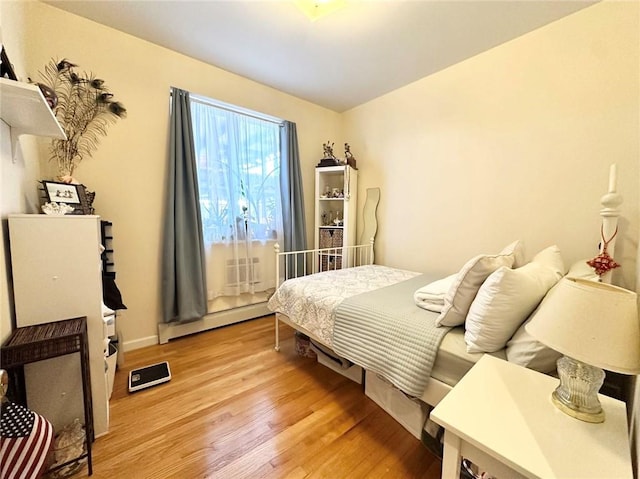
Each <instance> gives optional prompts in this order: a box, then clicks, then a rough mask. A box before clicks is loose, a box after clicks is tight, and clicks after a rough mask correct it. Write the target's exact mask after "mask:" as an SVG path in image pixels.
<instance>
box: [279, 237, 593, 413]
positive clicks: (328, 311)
mask: <svg viewBox="0 0 640 479" xmlns="http://www.w3.org/2000/svg"><path fill="white" fill-rule="evenodd" d="M372 248H373V245H372V244H368V245H359V246H354V247H348V248H344V249H343V250H344V253H343V254H344V255H345V256H347V257H349V258H350V259H349V261H346V262H345V265H346V266H347V267H346V268H343V269H334V270H327V271H320V270H319V268H320V267H321V265H322V264H327V263H326V262H324V263H323V262H322V261H321V260H320V259H319V258H320V257H321V256H322V255H323V254H335V250H332V251H329V250H328V249H323V250H306V251H302V252H292V253H280V252H277V258H278V259H277V267H276V270H277V274H278V288H277V289H276V291H275V293H274V294H273V296H272V297H271V298H270V300H269V309H271V310H272V311H274V312H275V317H276V319H275V322H276V324H275V336H276V338H275V341H276V346H275V347H276V350H278V349H279V334H278V331H279V328H278V324H279V323H280V322H283V323H285V324H288V325H289V326H291V327H293V328H294V329H296V330H297V331H300V332H302V333H303V334H305V335H306V336H308V337H309V338H311V340H312V341H313V342H315V343H316V344H319V345H320V346H322V347H323V348H326V349H328V350H330V351H332V352H334V353H335V355H336V356H337V357H338V358H342V359H344V360H346V365H347V366H349V365H350V364H352V363H353V364H356V365H357V366H360V367H362V368H363V369H364V370H365V371H366V372H367V373H371V374H375V375H376V376H378V377H379V378H382V379H384V380H385V381H388V382H389V383H391V384H392V385H393V386H394V387H396V388H397V389H399V390H400V391H402V392H403V393H405V394H406V395H407V396H410V397H413V398H419V399H420V400H421V401H423V402H424V403H426V404H428V405H430V406H435V405H436V404H437V403H438V402H439V401H440V400H441V399H442V398H443V397H444V396H445V395H446V393H447V392H448V391H449V390H450V389H451V388H452V387H453V386H454V385H455V384H456V382H457V381H458V380H459V379H460V378H461V377H462V376H463V375H464V374H465V373H466V372H467V371H468V370H469V369H470V368H471V367H472V366H473V365H474V364H475V363H476V362H477V361H478V360H479V359H480V357H482V355H483V354H491V355H493V356H496V357H499V358H502V359H505V360H511V361H513V362H516V363H518V364H521V365H524V366H527V367H532V368H533V369H537V370H539V371H542V372H546V373H548V372H552V371H553V370H554V368H555V361H556V359H557V358H558V357H559V355H558V353H556V352H555V351H552V350H549V349H548V348H546V347H545V346H544V345H542V344H540V343H538V342H537V341H535V340H534V339H533V338H531V337H530V336H528V334H527V333H526V331H525V330H524V324H525V323H526V320H527V319H528V318H529V317H530V316H531V315H532V314H533V313H534V312H535V309H536V306H537V305H538V304H539V303H540V302H541V300H542V299H543V298H544V296H545V295H546V293H547V292H548V291H549V290H551V288H552V287H553V286H554V285H555V284H556V283H557V281H558V280H559V279H560V278H561V277H562V276H563V275H565V273H566V270H565V266H564V262H563V260H562V255H561V253H560V251H559V249H558V247H557V246H555V245H552V246H549V247H547V248H545V249H543V250H542V251H540V252H539V253H538V254H536V255H535V256H534V257H533V259H532V260H531V261H527V262H525V261H523V259H522V243H521V242H519V241H515V242H513V243H511V244H510V245H508V246H506V247H505V248H503V249H502V250H501V251H499V252H498V253H495V254H481V255H477V256H475V257H474V258H471V259H470V260H469V261H467V262H466V263H465V265H463V267H462V268H461V269H460V270H459V271H458V272H457V273H456V274H454V275H451V276H449V277H447V278H438V277H436V276H434V275H430V274H428V273H426V274H425V273H420V272H416V271H407V270H403V269H398V268H391V267H388V266H383V265H375V264H372V262H371V260H370V258H371V257H372V255H371V254H370V252H371V249H372ZM569 274H571V275H572V276H579V277H590V278H591V279H597V276H596V275H595V274H594V273H593V270H592V269H591V268H589V267H588V266H586V264H585V262H584V261H580V262H577V263H576V264H575V265H574V266H573V267H572V268H571V271H570V272H569ZM430 286H433V287H435V288H436V289H435V290H434V289H432V290H431V292H432V293H433V296H435V297H438V298H440V301H434V302H436V303H438V304H436V305H435V307H434V308H431V309H433V310H429V309H426V308H425V307H418V306H417V303H418V300H417V299H416V298H417V292H418V291H419V290H423V291H424V290H425V288H426V290H427V291H429V287H430ZM454 290H455V291H454ZM452 291H454V292H453V293H452ZM445 298H447V300H446V301H445ZM445 303H446V304H447V307H445ZM443 309H447V311H446V312H447V313H449V314H444V313H443V311H442V310H443ZM464 324H466V326H465V325H464ZM505 324H506V326H505ZM496 325H499V328H497V329H498V330H496Z"/></svg>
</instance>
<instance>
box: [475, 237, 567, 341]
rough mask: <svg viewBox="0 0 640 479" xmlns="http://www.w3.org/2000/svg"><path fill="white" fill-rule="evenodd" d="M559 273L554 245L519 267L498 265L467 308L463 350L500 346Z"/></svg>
mask: <svg viewBox="0 0 640 479" xmlns="http://www.w3.org/2000/svg"><path fill="white" fill-rule="evenodd" d="M563 273H564V262H563V261H562V257H561V255H560V250H559V249H558V247H557V246H551V247H549V248H546V249H544V250H543V251H541V252H540V253H538V254H537V255H536V256H535V257H534V258H533V260H532V261H531V262H530V263H528V264H526V265H524V266H522V267H521V268H517V269H510V268H507V267H501V268H499V269H498V270H496V271H495V272H494V273H492V274H491V275H490V276H489V277H488V278H487V280H486V281H485V282H484V284H483V285H482V286H481V287H480V289H479V291H478V295H477V296H476V298H475V299H474V301H473V303H472V304H471V307H470V308H469V314H468V315H467V318H466V323H465V335H464V338H465V342H466V343H467V351H468V352H470V353H480V352H494V351H498V350H500V349H502V348H504V347H505V346H506V344H507V341H509V338H511V336H513V334H514V333H515V332H516V330H517V329H518V327H519V326H520V325H521V324H522V323H523V322H524V321H525V319H526V318H527V317H528V316H529V315H530V314H531V312H532V311H533V310H534V309H535V308H536V306H537V305H538V304H539V303H540V301H541V300H542V298H544V296H545V294H547V291H549V289H551V287H553V286H554V285H555V284H556V283H557V282H558V280H559V279H560V278H561V277H562V275H563Z"/></svg>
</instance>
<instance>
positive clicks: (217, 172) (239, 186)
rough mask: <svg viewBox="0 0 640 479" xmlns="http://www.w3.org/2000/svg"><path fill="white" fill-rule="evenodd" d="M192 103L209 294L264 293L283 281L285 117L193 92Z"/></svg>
mask: <svg viewBox="0 0 640 479" xmlns="http://www.w3.org/2000/svg"><path fill="white" fill-rule="evenodd" d="M191 110H192V117H193V135H194V143H195V149H196V155H197V168H198V186H199V191H200V209H201V215H202V224H203V233H204V235H203V236H204V246H205V254H206V269H207V274H206V276H207V292H208V299H209V300H210V302H211V300H214V299H216V298H220V297H225V296H227V297H228V296H232V297H238V296H242V297H243V298H242V300H238V299H232V300H228V301H226V302H225V304H226V305H227V306H228V307H236V306H242V305H244V304H250V303H254V302H258V301H264V295H260V294H257V293H260V292H263V291H266V290H268V289H270V288H273V287H275V280H274V275H275V273H274V271H273V270H274V258H273V256H274V254H273V245H274V244H275V243H276V242H277V241H279V242H280V243H282V236H283V235H282V213H281V212H282V207H281V199H280V186H279V172H280V124H278V123H277V122H275V121H270V120H264V119H260V118H257V117H255V116H251V115H248V114H244V113H239V112H237V111H230V110H228V109H225V108H222V107H218V106H215V105H212V104H209V103H207V102H201V101H199V100H193V99H192V102H191ZM210 306H211V304H210ZM213 309H227V308H226V307H225V306H222V307H217V308H216V307H214V308H213ZM210 310H211V307H210ZM210 312H212V311H210Z"/></svg>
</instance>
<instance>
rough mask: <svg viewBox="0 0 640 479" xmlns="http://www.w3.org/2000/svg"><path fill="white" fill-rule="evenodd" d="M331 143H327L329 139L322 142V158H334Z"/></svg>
mask: <svg viewBox="0 0 640 479" xmlns="http://www.w3.org/2000/svg"><path fill="white" fill-rule="evenodd" d="M333 145H334V144H333V143H331V144H329V141H327V142H326V143H323V144H322V148H323V150H324V158H325V159H327V158H333V159H334V160H335V158H336V156H335V155H334V154H333Z"/></svg>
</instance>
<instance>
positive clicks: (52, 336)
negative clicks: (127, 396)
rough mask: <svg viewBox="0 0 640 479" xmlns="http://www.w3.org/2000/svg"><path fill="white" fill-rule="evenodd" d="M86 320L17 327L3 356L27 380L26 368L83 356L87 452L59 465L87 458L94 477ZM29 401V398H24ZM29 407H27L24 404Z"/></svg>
mask: <svg viewBox="0 0 640 479" xmlns="http://www.w3.org/2000/svg"><path fill="white" fill-rule="evenodd" d="M88 344H89V343H88V339H87V318H86V317H85V316H83V317H80V318H73V319H67V320H64V321H56V322H52V323H44V324H38V325H35V326H27V327H24V328H17V329H16V330H14V331H13V333H12V334H11V336H10V337H9V339H7V341H6V342H5V344H4V346H3V347H2V352H1V353H0V354H1V356H0V358H1V360H2V367H3V368H4V369H6V370H8V371H12V370H13V371H15V372H17V373H18V374H19V375H20V376H21V377H22V378H23V377H24V368H23V367H24V365H25V364H29V363H33V362H36V361H42V360H44V359H51V358H55V357H58V356H64V355H66V354H72V353H80V354H79V356H80V370H81V372H82V393H83V402H84V427H85V445H86V450H87V451H86V453H85V454H82V455H81V456H79V457H78V458H76V459H73V460H72V461H69V462H67V463H64V464H60V465H58V466H56V467H55V468H54V469H52V470H55V469H59V468H62V467H64V466H66V465H68V464H71V463H73V462H75V461H77V460H79V459H83V458H85V457H86V458H87V466H88V469H89V475H91V474H93V466H92V463H91V444H92V443H93V439H94V431H93V407H92V403H91V377H90V372H89V345H88ZM25 400H26V398H25ZM25 406H26V404H25Z"/></svg>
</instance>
